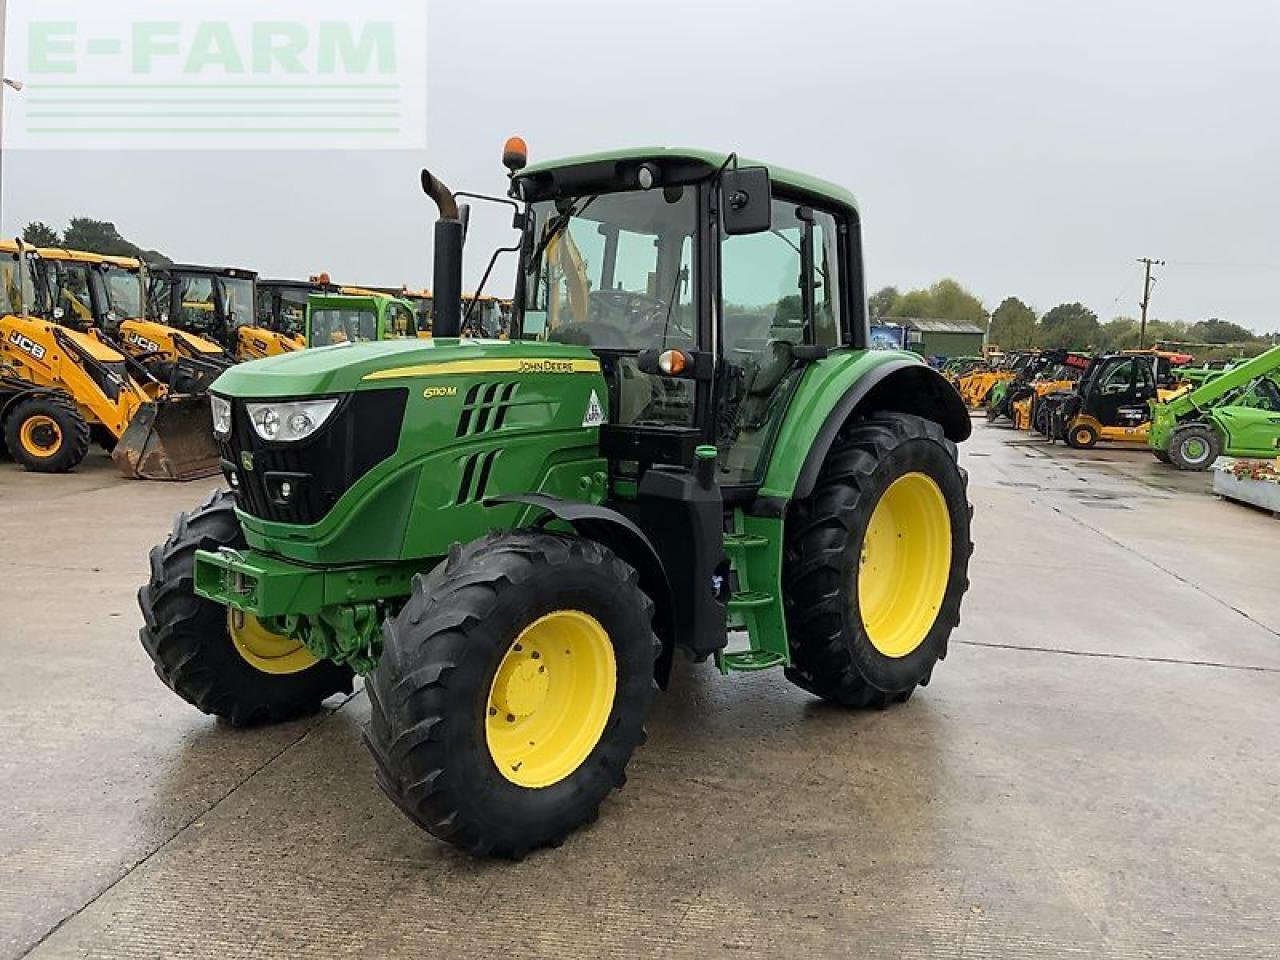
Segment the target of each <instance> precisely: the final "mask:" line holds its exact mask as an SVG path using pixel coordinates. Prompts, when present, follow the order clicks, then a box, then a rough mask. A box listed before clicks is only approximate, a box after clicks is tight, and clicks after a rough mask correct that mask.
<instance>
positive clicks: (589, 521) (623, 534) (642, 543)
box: [484, 493, 676, 690]
mask: <svg viewBox="0 0 1280 960" xmlns="http://www.w3.org/2000/svg"><path fill="white" fill-rule="evenodd" d="M512 503H516V504H523V505H524V506H527V507H533V508H535V509H537V510H541V511H543V514H542V516H541V517H539V518H538V520H537V521H536V522H535V524H534V525H535V526H537V527H542V526H545V525H546V524H547V523H548V522H549V521H550V520H552V519H555V520H562V521H563V522H565V523H567V524H569V526H571V527H573V529H574V531H575V532H577V533H578V534H579V535H581V536H583V537H586V538H587V539H588V540H594V541H596V543H600V544H603V545H604V546H606V547H608V548H609V549H610V550H612V551H613V552H614V553H616V554H617V555H618V556H619V557H621V558H622V559H623V560H625V561H626V562H627V563H629V564H630V565H631V566H632V567H633V568H634V569H635V571H636V573H637V574H638V575H639V577H640V589H642V590H643V591H644V592H645V593H646V594H647V595H648V597H649V599H651V600H652V601H653V603H654V611H653V630H654V633H656V634H657V635H658V639H659V640H660V641H661V643H662V651H661V653H660V654H659V656H658V658H657V661H656V662H655V664H654V675H655V678H656V679H657V681H658V686H660V687H661V688H662V689H663V690H665V689H666V688H667V683H668V681H669V680H670V679H671V664H672V660H673V657H674V654H675V640H676V629H675V596H674V594H673V593H672V590H671V583H670V581H669V580H668V579H667V572H666V568H665V567H663V565H662V560H661V558H660V557H659V556H658V551H657V550H656V549H655V548H654V546H653V543H652V542H650V540H649V538H648V537H647V536H645V534H644V531H642V530H641V529H640V528H639V527H638V526H636V524H635V523H634V522H632V521H631V520H630V519H628V518H627V517H625V516H623V515H622V514H621V513H619V512H618V511H617V510H611V509H610V508H609V507H605V506H600V505H597V504H592V503H584V502H582V501H580V500H565V499H562V498H561V497H554V496H551V495H549V494H545V493H521V494H512V495H510V496H498V497H489V498H487V499H486V500H485V501H484V505H485V506H486V507H496V506H501V505H503V504H512Z"/></svg>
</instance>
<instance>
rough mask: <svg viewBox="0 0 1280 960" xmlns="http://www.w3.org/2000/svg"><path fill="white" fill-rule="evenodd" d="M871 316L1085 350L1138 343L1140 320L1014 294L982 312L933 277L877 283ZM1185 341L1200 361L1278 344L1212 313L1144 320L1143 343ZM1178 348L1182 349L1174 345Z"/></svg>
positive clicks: (1008, 342) (1010, 344)
mask: <svg viewBox="0 0 1280 960" xmlns="http://www.w3.org/2000/svg"><path fill="white" fill-rule="evenodd" d="M868 302H869V305H870V308H871V316H872V317H874V318H884V319H892V318H895V317H918V318H920V319H936V320H959V321H965V322H968V323H972V324H976V325H977V326H979V327H984V328H985V327H986V326H987V323H988V321H989V322H990V324H991V326H990V333H989V336H988V342H989V343H992V344H996V345H998V346H1000V347H1001V348H1003V349H1004V350H1029V349H1033V348H1037V347H1041V348H1046V349H1053V348H1063V349H1067V350H1081V351H1088V352H1099V353H1102V352H1109V351H1114V350H1132V349H1134V348H1136V347H1137V346H1138V340H1139V333H1140V324H1139V322H1138V321H1137V320H1136V319H1134V318H1133V317H1114V318H1112V319H1110V320H1107V321H1105V322H1102V321H1100V320H1099V319H1098V315H1097V314H1096V313H1094V311H1092V310H1090V309H1089V308H1088V307H1086V306H1085V305H1084V304H1083V303H1079V302H1076V303H1060V304H1058V305H1057V306H1056V307H1054V308H1053V309H1052V310H1047V311H1046V312H1045V313H1043V314H1037V313H1036V311H1035V310H1033V309H1032V308H1031V307H1029V306H1028V305H1027V304H1026V303H1024V302H1023V301H1022V300H1020V299H1019V298H1018V297H1005V298H1004V299H1003V300H1002V301H1000V305H999V306H997V307H996V308H995V309H994V310H992V311H990V312H989V313H988V311H987V309H986V307H985V305H984V304H983V302H982V301H981V300H980V299H979V298H978V297H976V296H974V294H972V293H970V292H969V291H968V290H966V289H965V288H964V287H963V286H961V285H960V284H959V283H958V282H956V281H955V280H952V279H950V278H947V279H944V280H939V281H938V282H937V283H935V284H933V286H931V287H926V288H924V289H920V290H909V291H907V292H906V293H903V292H901V291H899V290H898V289H897V288H896V287H883V288H881V289H880V290H877V291H876V292H875V293H873V294H872V295H871V296H870V298H869V301H868ZM1157 342H1159V343H1161V344H1170V345H1175V344H1181V345H1186V346H1185V350H1186V352H1187V353H1192V354H1195V356H1196V358H1197V359H1199V360H1203V361H1206V362H1207V361H1212V360H1227V359H1231V358H1234V357H1238V356H1241V355H1245V356H1252V355H1254V354H1257V353H1261V352H1262V351H1263V350H1265V349H1267V348H1268V347H1270V346H1272V345H1274V344H1276V343H1280V331H1278V332H1275V333H1271V334H1266V335H1262V334H1258V333H1255V332H1254V331H1252V330H1250V329H1248V328H1247V327H1242V326H1240V324H1238V323H1231V322H1230V321H1227V320H1222V319H1219V318H1217V317H1211V318H1209V319H1207V320H1197V321H1188V320H1148V321H1147V336H1146V345H1147V346H1151V345H1152V344H1154V343H1157ZM1178 349H1183V348H1182V347H1179V348H1178Z"/></svg>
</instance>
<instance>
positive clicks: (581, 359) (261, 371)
mask: <svg viewBox="0 0 1280 960" xmlns="http://www.w3.org/2000/svg"><path fill="white" fill-rule="evenodd" d="M598 370H599V361H598V360H597V359H596V357H595V355H594V354H592V353H591V351H589V350H588V349H586V348H585V347H579V346H571V345H568V344H562V343H538V342H515V341H506V340H444V339H439V340H419V339H416V338H413V339H404V340H384V341H381V342H376V343H351V344H339V345H337V346H332V347H319V348H315V349H311V350H301V351H298V352H297V353H289V354H284V355H282V356H278V357H268V358H266V359H263V360H254V361H252V362H250V363H242V364H240V365H238V366H235V367H232V368H231V369H230V370H228V371H227V372H226V373H224V374H222V376H220V377H219V378H218V379H217V380H216V381H214V384H213V387H212V389H213V391H214V392H215V393H218V394H220V395H222V396H227V397H241V398H246V399H268V398H284V397H308V396H315V395H321V394H324V395H329V394H340V393H352V392H354V391H356V390H359V389H362V388H364V389H374V388H378V387H386V386H391V385H394V384H395V383H397V382H401V383H403V382H405V381H412V380H414V379H419V378H423V377H432V376H447V375H455V374H460V373H486V372H487V373H515V374H527V373H582V372H595V371H598Z"/></svg>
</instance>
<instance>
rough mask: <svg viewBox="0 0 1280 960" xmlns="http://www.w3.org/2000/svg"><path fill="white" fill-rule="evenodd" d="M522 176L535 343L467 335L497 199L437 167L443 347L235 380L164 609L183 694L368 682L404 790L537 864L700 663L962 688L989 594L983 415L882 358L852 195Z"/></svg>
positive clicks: (389, 772)
mask: <svg viewBox="0 0 1280 960" xmlns="http://www.w3.org/2000/svg"><path fill="white" fill-rule="evenodd" d="M503 159H504V163H505V165H506V166H507V168H508V171H509V172H510V191H509V195H510V197H511V199H512V200H513V201H514V202H515V203H516V204H518V208H519V211H520V212H519V215H518V217H517V218H516V227H517V229H518V230H520V232H521V240H520V242H519V245H518V246H519V265H518V267H517V296H516V299H515V307H514V312H513V315H512V320H511V322H512V333H511V338H510V340H509V341H473V340H467V339H462V338H459V333H460V331H461V329H462V287H461V280H462V246H463V230H464V228H463V224H464V222H465V220H466V210H465V208H459V206H458V203H457V199H456V197H455V196H454V195H453V194H452V193H451V192H450V191H449V189H448V188H446V187H445V186H444V185H443V184H442V183H441V182H440V180H438V179H437V178H435V177H434V176H432V175H431V174H430V173H427V172H425V171H424V173H423V177H422V180H423V188H424V190H425V191H426V193H427V194H428V195H429V196H430V197H431V198H432V200H433V201H434V203H435V205H436V207H437V209H438V210H439V219H438V221H437V222H436V226H435V265H434V286H433V290H434V294H435V317H434V331H433V332H434V339H433V340H420V339H418V338H407V339H402V340H385V341H379V342H370V343H353V344H351V345H350V346H347V347H342V348H331V349H320V350H306V351H301V352H298V353H295V354H291V355H288V356H282V357H273V358H269V359H266V360H261V361H258V362H256V363H252V364H245V365H241V366H238V367H234V368H232V369H231V370H229V371H228V372H227V373H226V374H224V375H223V376H222V377H221V378H220V379H219V380H218V381H217V383H216V384H215V385H214V388H213V391H212V397H213V410H214V430H215V434H216V436H217V439H218V442H219V444H220V445H221V451H222V459H223V470H224V473H225V475H226V478H227V482H228V484H229V486H230V489H229V490H227V491H224V492H220V493H217V494H215V495H214V496H212V497H211V498H210V499H209V500H207V501H206V502H205V503H204V504H202V505H201V506H200V507H198V508H197V509H196V510H194V511H193V512H191V513H188V514H184V515H182V516H180V517H179V518H178V520H177V522H176V524H175V526H174V528H173V532H172V533H171V534H170V536H169V538H168V539H167V540H166V541H165V542H164V543H163V544H161V545H159V546H157V547H156V548H155V549H153V550H152V552H151V572H150V577H149V579H148V582H147V583H146V584H145V585H144V586H143V587H142V589H141V590H140V592H139V602H140V605H141V608H142V613H143V617H144V621H145V622H144V626H143V629H142V631H141V640H142V644H143V646H144V647H145V648H146V650H147V652H148V653H149V654H150V656H151V658H152V659H153V661H154V663H155V667H156V672H157V673H158V674H159V676H160V678H161V679H162V680H163V681H164V682H165V683H166V684H167V685H168V686H169V687H170V688H172V689H173V690H174V691H175V692H176V693H177V694H178V695H179V696H181V697H182V698H184V699H186V700H187V701H189V702H190V703H192V704H194V705H195V706H196V707H198V708H200V709H201V710H204V711H205V712H207V713H211V714H215V715H217V716H220V717H225V718H228V719H229V720H230V721H231V722H232V723H233V724H250V723H255V722H266V721H275V720H281V719H283V718H286V717H290V716H294V715H297V714H299V713H302V712H306V711H312V710H315V709H317V708H318V707H319V706H320V704H321V702H322V701H324V700H325V699H326V698H328V697H330V696H332V695H334V694H340V693H344V692H349V691H350V690H351V689H352V678H353V675H354V674H357V673H358V674H361V675H363V676H364V677H365V684H364V689H365V690H366V692H367V693H368V695H369V700H370V707H371V718H370V722H369V725H368V727H367V729H366V732H365V740H366V743H367V745H368V747H369V749H370V751H371V753H372V755H373V759H374V766H375V769H376V774H377V779H378V782H379V784H380V785H381V787H382V789H383V790H384V791H385V792H386V793H387V795H388V796H389V797H390V798H391V800H393V801H394V802H395V803H396V805H397V806H398V807H399V808H400V809H401V810H402V811H403V812H404V813H405V814H406V815H407V816H408V817H409V818H410V819H411V820H413V821H414V822H415V823H417V824H418V825H420V826H421V827H423V828H424V829H425V830H427V831H429V832H430V833H432V834H434V835H435V836H437V837H439V838H441V839H443V840H445V841H447V842H449V843H452V844H455V845H457V846H459V847H461V848H463V849H465V850H467V851H470V852H472V853H474V854H477V855H494V856H505V857H520V856H522V855H524V854H525V853H526V852H528V851H529V850H531V849H534V848H537V847H542V846H547V845H556V844H558V843H559V842H560V841H562V840H563V839H564V837H565V836H566V835H567V834H568V833H569V832H570V831H572V830H574V829H575V828H577V827H578V826H580V825H582V824H584V823H587V822H589V821H591V820H594V819H595V817H596V814H597V810H598V808H599V806H600V804H601V803H602V801H603V800H604V799H605V797H606V796H607V795H608V794H609V793H610V792H611V791H612V790H613V789H614V788H616V787H619V786H621V785H622V783H623V781H624V779H625V776H624V774H625V770H626V767H627V764H628V761H629V760H630V758H631V756H632V753H633V751H634V750H635V749H636V748H637V746H639V744H640V743H641V742H642V741H643V740H644V737H645V734H644V722H645V717H646V712H647V710H648V708H649V705H650V701H651V700H652V698H653V696H654V693H655V691H656V690H657V689H659V688H665V686H666V685H667V682H668V678H669V676H670V674H671V671H672V661H673V658H674V656H675V654H676V652H677V650H679V651H683V653H684V654H687V656H688V657H690V658H691V659H693V660H694V661H706V660H708V659H713V660H714V662H715V663H716V665H717V666H718V667H719V669H720V671H721V672H722V673H724V674H733V673H735V672H739V671H758V670H766V669H772V668H777V669H781V670H782V671H783V673H784V675H785V677H786V678H787V679H788V680H789V681H791V682H792V683H794V684H796V685H798V686H800V687H802V688H803V689H805V690H807V691H809V692H810V693H812V694H814V695H815V696H817V697H820V698H823V699H825V700H828V701H831V702H834V703H837V704H841V705H845V706H848V707H874V708H884V707H887V706H889V705H891V704H894V703H901V702H905V701H906V700H907V699H908V698H909V697H910V696H911V694H912V692H913V691H914V690H915V689H916V687H917V686H919V685H923V684H927V683H928V682H929V680H930V678H931V676H932V674H933V671H934V668H935V666H936V664H937V662H938V661H939V660H940V659H941V658H942V657H944V656H945V655H946V652H947V643H948V639H949V637H950V635H951V632H952V630H953V629H954V628H955V626H956V625H957V624H958V623H959V618H960V606H961V600H962V598H963V595H964V593H965V591H966V589H967V588H968V575H967V571H968V566H969V558H970V554H971V551H972V543H971V541H970V518H971V513H972V511H971V507H970V505H969V502H968V498H967V492H966V482H967V481H966V476H965V473H964V471H963V470H962V469H961V468H960V467H959V465H958V463H957V448H956V443H957V442H959V441H963V440H965V439H966V438H967V437H968V436H969V433H970V423H969V417H968V414H967V412H966V411H965V409H964V407H963V405H962V404H961V403H960V400H959V398H958V396H957V395H956V393H955V391H954V390H953V389H952V388H951V387H950V386H949V385H948V384H947V383H946V381H945V380H944V379H943V378H942V377H941V376H940V375H939V374H938V373H936V372H935V371H933V370H932V369H930V368H929V367H928V366H927V365H925V363H924V362H923V361H922V360H921V358H920V357H918V356H916V355H914V354H909V353H899V352H892V351H876V350H869V349H867V347H868V344H869V339H870V337H869V329H868V321H867V312H866V296H865V285H864V276H863V268H862V255H861V250H862V245H861V240H860V235H861V220H860V217H859V213H858V208H857V205H856V203H855V201H854V199H853V197H852V195H851V194H849V193H848V192H847V191H845V190H843V189H841V188H839V187H837V186H834V185H832V184H829V183H825V182H823V181H820V180H817V179H814V178H812V177H809V176H806V175H803V174H799V173H794V172H791V171H787V170H783V169H779V168H768V167H764V166H760V165H755V164H747V163H742V164H739V162H738V159H737V157H736V155H733V154H730V155H725V154H721V153H711V152H706V151H699V150H682V149H667V148H654V149H637V150H620V151H617V152H612V153H604V154H596V155H591V156H581V157H575V158H570V159H566V160H560V161H557V162H553V163H543V164H539V165H535V166H528V165H527V162H526V153H525V150H524V148H523V142H522V141H518V140H513V141H511V142H509V143H508V145H507V149H506V151H505V153H504V158H503ZM471 196H473V197H474V196H476V195H474V194H472V195H471ZM502 202H506V201H502Z"/></svg>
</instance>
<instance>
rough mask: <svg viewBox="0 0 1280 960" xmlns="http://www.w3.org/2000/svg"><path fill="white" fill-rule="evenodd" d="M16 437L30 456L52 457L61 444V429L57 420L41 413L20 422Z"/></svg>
mask: <svg viewBox="0 0 1280 960" xmlns="http://www.w3.org/2000/svg"><path fill="white" fill-rule="evenodd" d="M18 439H19V441H20V442H21V443H22V449H23V450H25V451H26V452H27V453H29V454H30V455H31V456H33V457H41V458H44V457H52V456H53V455H54V454H55V453H57V452H58V448H59V447H61V446H62V429H61V428H60V427H59V426H58V421H57V420H55V419H53V417H47V416H45V415H44V414H43V413H41V414H37V415H36V416H34V417H28V418H27V419H26V420H24V421H23V422H22V429H21V431H19V434H18Z"/></svg>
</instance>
